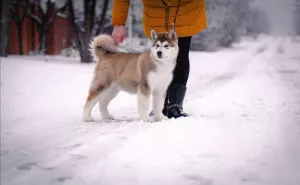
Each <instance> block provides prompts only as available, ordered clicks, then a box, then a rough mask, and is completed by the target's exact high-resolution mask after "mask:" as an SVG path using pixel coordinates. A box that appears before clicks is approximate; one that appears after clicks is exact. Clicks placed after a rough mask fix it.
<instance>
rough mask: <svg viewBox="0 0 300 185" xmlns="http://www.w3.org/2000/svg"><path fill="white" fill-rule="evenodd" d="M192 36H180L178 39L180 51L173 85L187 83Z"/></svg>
mask: <svg viewBox="0 0 300 185" xmlns="http://www.w3.org/2000/svg"><path fill="white" fill-rule="evenodd" d="M191 38H192V37H180V38H179V39H178V45H179V53H178V57H177V62H176V67H175V69H174V71H173V80H172V82H171V85H173V84H180V85H184V86H185V85H186V84H187V81H188V78H189V73H190V59H189V51H190V44H191Z"/></svg>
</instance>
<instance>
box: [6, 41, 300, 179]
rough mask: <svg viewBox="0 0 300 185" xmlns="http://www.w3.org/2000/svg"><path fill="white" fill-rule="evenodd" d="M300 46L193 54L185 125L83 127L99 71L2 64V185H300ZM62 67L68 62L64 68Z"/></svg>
mask: <svg viewBox="0 0 300 185" xmlns="http://www.w3.org/2000/svg"><path fill="white" fill-rule="evenodd" d="M299 48H300V41H299V39H298V41H296V40H295V39H292V38H289V37H286V38H283V37H281V38H270V37H265V38H263V39H261V40H259V41H257V42H250V41H248V42H244V43H242V44H240V45H238V46H237V47H235V48H234V49H229V50H223V51H219V52H216V53H197V52H192V53H191V61H192V62H191V73H190V80H189V84H188V92H187V97H186V101H185V110H186V111H187V112H189V113H191V114H192V116H191V117H189V118H185V119H177V120H170V121H165V122H161V123H142V122H140V121H138V120H137V118H138V117H137V109H136V102H137V101H136V97H135V96H132V95H128V94H125V93H121V94H119V96H118V97H117V99H116V100H114V101H113V102H112V105H111V106H110V110H111V112H112V114H113V115H114V116H115V117H116V118H117V119H118V120H117V121H114V122H102V121H101V117H100V115H99V113H98V107H96V109H95V110H94V111H93V116H94V118H95V119H96V121H97V122H95V123H83V122H81V121H80V119H81V111H82V107H83V104H84V100H85V97H86V93H87V88H88V86H89V82H90V79H91V75H92V70H93V64H92V65H81V64H77V63H73V62H71V63H68V62H62V61H58V60H53V59H49V60H48V61H47V62H45V61H43V60H41V59H38V58H31V57H17V56H13V57H9V58H1V184H3V185H15V184H18V185H21V184H22V185H44V184H45V185H47V184H68V185H69V184H70V185H77V184H78V185H82V184H88V185H90V184H91V185H94V184H101V185H102V184H103V185H117V184H118V185H119V184H124V185H125V184H126V185H127V184H128V185H129V184H130V185H140V184H143V185H147V184H149V185H150V184H151V185H152V184H158V185H169V184H170V185H188V184H197V185H228V184H231V185H239V184H249V185H259V184H260V185H299V184H300V175H299V172H300V142H299V141H300V53H299V52H298V51H299ZM59 60H61V59H59Z"/></svg>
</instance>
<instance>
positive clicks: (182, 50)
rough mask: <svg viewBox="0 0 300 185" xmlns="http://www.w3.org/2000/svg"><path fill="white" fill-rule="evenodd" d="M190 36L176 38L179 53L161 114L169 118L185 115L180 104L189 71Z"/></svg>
mask: <svg viewBox="0 0 300 185" xmlns="http://www.w3.org/2000/svg"><path fill="white" fill-rule="evenodd" d="M190 44H191V37H180V38H179V39H178V45H179V53H178V57H177V62H176V67H175V69H174V71H173V80H172V82H171V84H170V86H169V88H168V91H167V96H166V99H165V105H164V110H163V114H164V115H165V116H167V117H169V118H178V117H186V116H188V114H186V113H185V112H183V108H182V104H183V100H184V97H185V92H186V84H187V81H188V78H189V72H190V60H189V51H190Z"/></svg>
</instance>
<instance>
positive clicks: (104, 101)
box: [99, 85, 119, 120]
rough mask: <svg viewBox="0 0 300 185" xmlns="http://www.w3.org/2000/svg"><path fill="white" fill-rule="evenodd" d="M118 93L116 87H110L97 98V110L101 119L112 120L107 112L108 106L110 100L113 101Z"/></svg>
mask: <svg viewBox="0 0 300 185" xmlns="http://www.w3.org/2000/svg"><path fill="white" fill-rule="evenodd" d="M118 92H119V89H118V87H117V86H116V85H110V86H109V88H107V89H105V90H104V91H103V92H102V93H101V95H100V96H99V110H100V113H101V116H102V119H104V120H107V119H114V118H113V116H112V115H111V114H110V113H109V112H108V109H107V108H108V104H109V103H110V101H111V100H112V99H114V98H115V97H116V96H117V94H118Z"/></svg>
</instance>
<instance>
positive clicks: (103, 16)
mask: <svg viewBox="0 0 300 185" xmlns="http://www.w3.org/2000/svg"><path fill="white" fill-rule="evenodd" d="M108 3H109V0H104V4H103V8H102V13H101V18H100V21H99V26H98V29H97V31H96V35H99V34H100V33H101V32H102V30H103V26H104V22H105V17H106V12H107V8H108Z"/></svg>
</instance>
